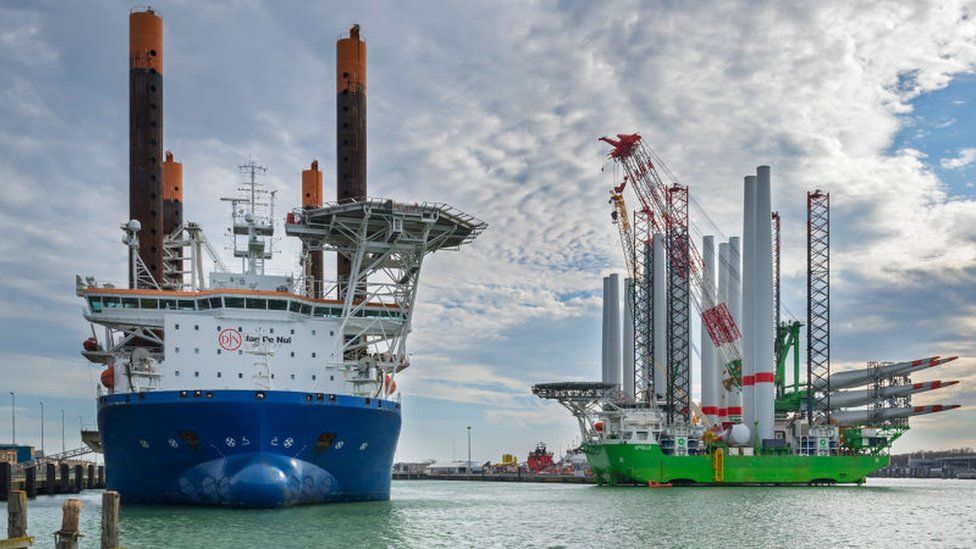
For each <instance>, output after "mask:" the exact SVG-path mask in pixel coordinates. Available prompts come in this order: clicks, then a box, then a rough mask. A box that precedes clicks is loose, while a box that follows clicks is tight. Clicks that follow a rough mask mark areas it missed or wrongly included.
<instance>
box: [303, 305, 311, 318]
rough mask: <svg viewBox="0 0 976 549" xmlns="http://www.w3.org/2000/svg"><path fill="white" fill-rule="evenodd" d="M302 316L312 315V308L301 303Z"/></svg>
mask: <svg viewBox="0 0 976 549" xmlns="http://www.w3.org/2000/svg"><path fill="white" fill-rule="evenodd" d="M302 314H303V315H310V314H312V306H311V305H305V304H304V303H302Z"/></svg>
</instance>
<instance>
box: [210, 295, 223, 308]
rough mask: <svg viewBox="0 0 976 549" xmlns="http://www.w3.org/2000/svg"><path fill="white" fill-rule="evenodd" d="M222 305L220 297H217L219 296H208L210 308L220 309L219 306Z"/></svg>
mask: <svg viewBox="0 0 976 549" xmlns="http://www.w3.org/2000/svg"><path fill="white" fill-rule="evenodd" d="M223 306H224V305H223V303H222V302H221V300H220V298H219V297H211V298H210V308H211V309H220V308H221V307H223Z"/></svg>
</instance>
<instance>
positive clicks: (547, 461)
mask: <svg viewBox="0 0 976 549" xmlns="http://www.w3.org/2000/svg"><path fill="white" fill-rule="evenodd" d="M525 464H526V466H527V467H528V468H529V471H531V472H533V473H541V472H543V471H545V470H547V469H549V468H551V467H552V466H553V461H552V452H550V451H549V450H548V449H547V448H546V443H545V442H540V443H539V444H538V445H536V447H535V450H533V451H532V452H530V453H529V457H528V458H527V459H526V460H525Z"/></svg>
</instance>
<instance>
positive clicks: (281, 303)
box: [268, 299, 288, 311]
mask: <svg viewBox="0 0 976 549" xmlns="http://www.w3.org/2000/svg"><path fill="white" fill-rule="evenodd" d="M287 309H288V302H287V301H285V300H284V299H269V300H268V310H269V311H284V310H287Z"/></svg>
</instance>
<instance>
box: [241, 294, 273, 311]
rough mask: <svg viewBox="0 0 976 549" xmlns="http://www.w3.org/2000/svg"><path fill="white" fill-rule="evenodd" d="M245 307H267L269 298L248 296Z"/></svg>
mask: <svg viewBox="0 0 976 549" xmlns="http://www.w3.org/2000/svg"><path fill="white" fill-rule="evenodd" d="M244 302H245V308H247V309H267V308H268V300H267V299H257V298H254V297H248V298H246V299H245V300H244Z"/></svg>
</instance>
